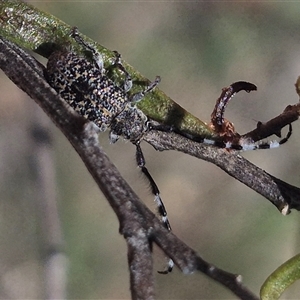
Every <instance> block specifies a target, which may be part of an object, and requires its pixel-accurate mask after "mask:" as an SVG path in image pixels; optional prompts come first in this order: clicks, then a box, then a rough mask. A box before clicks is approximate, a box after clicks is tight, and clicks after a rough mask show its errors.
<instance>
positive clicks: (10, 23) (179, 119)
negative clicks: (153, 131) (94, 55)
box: [0, 0, 216, 138]
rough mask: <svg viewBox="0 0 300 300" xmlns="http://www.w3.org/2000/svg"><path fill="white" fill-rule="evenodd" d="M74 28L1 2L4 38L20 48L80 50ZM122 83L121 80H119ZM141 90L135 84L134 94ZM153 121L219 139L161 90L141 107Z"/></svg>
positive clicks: (139, 77) (107, 57)
mask: <svg viewBox="0 0 300 300" xmlns="http://www.w3.org/2000/svg"><path fill="white" fill-rule="evenodd" d="M71 28H72V27H71V26H70V25H67V24H66V23H64V22H62V21H61V20H59V19H57V18H56V17H54V16H52V15H50V14H48V13H44V12H42V11H40V10H38V9H36V8H35V7H33V6H31V5H28V4H27V3H24V2H21V1H15V0H14V1H12V0H6V1H0V34H1V35H2V36H4V37H5V38H7V39H9V40H10V41H12V42H14V43H16V44H17V45H19V46H21V47H23V48H25V49H28V50H32V51H34V52H36V53H38V54H40V55H42V56H44V57H48V56H49V55H50V54H51V52H52V51H53V50H54V48H53V47H54V45H55V46H57V45H58V46H66V45H70V46H72V48H73V49H74V50H75V51H79V50H78V45H77V44H76V42H75V41H74V40H73V39H71V38H70V32H71ZM83 38H84V40H85V41H87V42H88V43H90V44H91V45H92V46H93V47H96V48H97V49H98V50H99V52H100V53H101V54H102V56H103V59H104V62H105V64H106V65H108V63H109V60H110V59H111V58H112V57H114V54H113V52H112V51H110V50H108V49H106V48H105V47H103V46H101V45H99V44H98V43H96V42H94V41H93V40H91V39H89V38H87V37H85V36H83ZM124 66H125V68H126V70H128V72H129V73H130V75H131V76H132V78H133V80H134V81H137V82H145V81H146V82H147V81H148V80H147V79H146V78H145V77H143V76H142V75H141V74H140V73H139V72H137V71H136V70H134V69H133V68H132V67H131V66H130V65H128V64H126V63H125V62H124ZM117 80H119V79H117ZM139 88H141V87H140V86H139V85H137V84H135V85H134V89H133V92H135V90H137V89H139ZM137 105H138V108H140V109H141V110H142V111H143V112H144V113H145V114H146V115H147V116H148V117H149V118H151V119H153V120H155V121H157V122H159V123H162V124H166V125H172V126H173V127H174V128H176V129H177V130H179V131H182V132H185V133H188V134H191V135H193V136H200V137H206V138H215V137H216V134H215V133H214V131H213V130H212V129H211V128H210V127H208V126H207V124H206V123H204V122H202V121H201V120H199V119H198V118H196V117H195V116H193V115H192V114H190V113H189V112H187V111H186V110H185V109H183V108H182V107H181V106H180V105H178V104H177V103H176V102H174V101H173V100H172V99H171V98H169V97H168V96H167V95H165V94H164V93H163V92H162V91H160V90H159V89H156V90H155V91H154V92H153V93H150V95H147V96H146V97H145V98H144V99H143V100H142V101H140V102H139V103H138V104H137Z"/></svg>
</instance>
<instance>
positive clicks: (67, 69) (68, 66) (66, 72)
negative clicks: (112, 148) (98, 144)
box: [47, 33, 160, 143]
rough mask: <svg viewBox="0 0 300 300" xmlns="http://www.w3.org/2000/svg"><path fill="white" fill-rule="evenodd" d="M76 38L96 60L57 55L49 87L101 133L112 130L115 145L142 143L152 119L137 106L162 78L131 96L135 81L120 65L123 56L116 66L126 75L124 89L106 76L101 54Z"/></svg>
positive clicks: (50, 65)
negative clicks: (120, 137) (127, 140)
mask: <svg viewBox="0 0 300 300" xmlns="http://www.w3.org/2000/svg"><path fill="white" fill-rule="evenodd" d="M75 34H77V33H75ZM75 37H76V39H77V40H79V41H80V42H81V44H83V46H85V47H86V48H88V50H90V51H91V52H92V53H93V60H92V61H89V60H88V59H87V58H86V57H84V56H79V55H78V54H76V53H74V52H72V51H69V50H67V49H64V50H59V51H56V52H53V53H52V54H51V55H50V57H49V59H48V63H47V79H48V82H49V84H50V85H51V86H52V87H53V88H54V89H55V90H56V91H57V92H58V93H59V94H60V95H61V97H62V98H63V99H65V100H66V101H67V103H68V104H69V105H70V106H71V107H73V108H74V110H75V111H77V112H78V113H79V114H80V115H82V116H83V117H85V118H87V119H88V120H90V121H92V122H94V123H95V124H96V125H97V126H98V127H99V129H100V131H105V130H107V129H108V128H109V127H110V132H111V134H110V137H111V142H116V141H117V140H118V138H119V136H122V137H124V138H125V139H129V140H130V141H131V142H133V143H136V142H138V141H139V140H140V139H141V137H142V135H143V134H144V133H145V131H147V130H148V127H149V125H148V118H147V117H146V115H145V114H144V113H143V112H142V111H141V110H139V109H138V108H137V107H136V105H135V104H136V102H138V101H140V100H141V99H142V98H143V97H144V95H145V94H146V93H149V92H151V91H152V90H153V89H154V88H155V87H156V85H157V84H158V83H159V81H160V78H159V77H157V78H156V80H155V81H154V82H152V83H150V85H149V86H148V87H147V88H146V89H145V90H143V91H141V92H140V93H137V94H134V95H129V93H128V91H129V89H130V87H131V86H132V83H131V78H130V76H129V74H128V73H127V72H126V70H124V68H123V66H122V65H121V64H120V62H119V55H116V61H115V65H116V66H117V67H120V68H121V70H122V71H124V73H125V76H126V78H125V82H124V86H123V87H122V86H118V85H117V84H115V83H114V82H113V81H112V80H111V79H110V78H108V77H107V76H106V74H105V69H104V67H103V62H102V57H101V55H100V54H99V53H98V52H96V50H94V49H92V48H91V47H90V46H89V45H87V44H85V43H84V42H83V40H81V39H80V38H79V36H78V35H75Z"/></svg>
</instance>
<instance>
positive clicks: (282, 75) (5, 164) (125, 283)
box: [0, 1, 300, 299]
mask: <svg viewBox="0 0 300 300" xmlns="http://www.w3.org/2000/svg"><path fill="white" fill-rule="evenodd" d="M28 2H32V4H33V5H35V6H37V7H38V8H40V9H41V10H44V11H47V12H49V13H51V14H53V15H55V16H57V17H58V18H60V19H62V20H63V21H64V22H66V23H68V24H70V25H74V26H75V25H76V26H77V27H78V28H79V30H80V31H81V32H82V33H84V34H86V35H88V36H90V37H91V38H93V39H95V40H97V41H98V42H99V43H100V44H102V45H104V46H105V47H107V48H109V49H111V50H118V51H119V52H120V53H121V54H122V56H123V58H124V59H125V60H126V61H127V62H128V63H129V64H131V65H132V66H134V67H135V68H136V69H137V70H139V71H140V72H141V73H142V74H143V75H145V76H146V77H147V78H149V79H153V78H154V77H155V76H156V75H160V76H161V77H162V82H161V84H160V85H159V88H160V89H162V90H163V91H164V92H165V93H166V94H168V95H169V96H171V97H172V98H173V99H174V100H175V101H176V102H178V103H179V104H180V105H182V106H183V107H185V108H186V109H187V110H189V111H191V112H193V114H195V115H196V116H198V117H199V118H201V119H202V120H204V121H209V117H210V113H211V111H212V109H213V106H214V103H215V100H216V98H217V97H218V96H219V95H220V92H221V89H222V87H224V86H228V85H229V84H231V83H232V82H234V81H238V80H245V81H250V82H253V83H255V84H256V85H257V86H258V91H257V92H253V93H251V94H246V93H240V94H238V95H237V96H236V97H235V98H234V99H233V101H232V102H231V104H230V105H229V108H228V110H227V113H226V117H227V118H228V119H229V120H231V121H233V122H234V123H235V126H236V129H237V130H238V131H239V132H240V133H245V132H247V131H249V130H251V129H253V128H254V127H255V126H256V123H257V121H267V120H269V119H271V118H272V117H274V116H276V115H278V114H279V113H281V112H282V111H283V109H284V108H285V107H286V106H287V105H288V104H293V103H295V102H297V101H298V98H297V95H296V93H295V89H294V83H295V81H296V79H297V77H298V76H299V75H300V34H299V28H300V19H299V14H300V5H299V3H271V2H270V3H268V2H262V3H259V2H255V3H252V4H251V3H246V2H233V3H230V2H224V3H222V2H215V3H214V2H211V3H210V2H207V3H203V2H199V3H197V2H188V1H187V2H184V1H183V2H180V3H179V2H171V1H170V2H168V1H164V2H143V1H135V2H131V1H123V2H115V1H108V2H102V1H96V2H84V1H82V2H73V1H69V2H51V1H39V2H35V1H28ZM39 59H41V58H39ZM41 61H43V62H45V60H43V59H41ZM0 90H1V103H0V169H1V173H0V244H1V247H0V297H1V298H2V299H4V298H7V299H21V298H22V299H25V298H27V299H29V298H42V297H43V281H42V275H41V274H42V272H43V270H42V269H43V267H42V263H41V262H42V257H41V252H40V249H41V248H42V246H43V245H42V242H43V238H42V237H41V233H40V224H39V222H40V220H39V216H38V214H39V213H38V210H37V207H36V204H35V203H36V202H35V201H36V199H35V197H36V193H35V189H34V184H35V183H34V180H35V177H36V176H37V174H36V172H38V169H36V168H35V163H36V162H35V153H34V151H32V146H31V143H32V140H31V136H30V128H31V126H32V124H33V122H36V121H37V120H39V122H40V120H41V119H42V122H47V118H48V117H47V116H46V115H45V114H43V112H41V111H40V109H39V108H38V107H37V106H36V104H35V103H34V102H33V101H32V100H31V99H29V98H28V97H27V96H26V95H25V94H24V93H23V92H22V91H20V90H19V89H18V88H17V87H16V86H14V84H12V83H11V82H10V81H9V80H8V79H7V78H6V77H5V76H4V75H3V73H2V72H1V80H0ZM49 130H50V131H51V134H52V135H53V143H54V150H53V156H54V158H53V164H54V165H53V167H54V170H55V173H56V177H55V180H56V183H55V192H56V193H57V199H58V210H59V214H60V220H61V223H62V229H63V235H64V240H65V250H66V254H67V256H68V258H69V264H68V267H69V268H68V282H67V291H68V298H69V299H74V298H77V299H128V298H129V297H130V292H129V278H128V271H127V269H128V266H127V248H126V244H125V241H124V239H123V237H122V236H120V235H119V234H118V222H117V218H116V217H115V215H114V213H113V211H112V209H111V208H110V206H109V205H108V203H107V201H106V200H105V198H104V197H103V195H102V194H101V192H100V191H99V190H98V187H97V186H96V185H95V183H94V182H93V180H92V178H91V176H90V175H89V173H88V172H87V171H86V169H85V167H84V166H83V163H82V162H81V161H80V159H79V157H78V156H77V154H76V153H75V151H74V150H73V149H72V147H71V146H70V145H69V143H68V141H67V140H66V139H65V138H64V136H63V135H62V134H61V133H60V132H59V131H58V130H57V129H56V127H55V126H54V125H52V124H50V125H49ZM299 132H300V126H299V124H298V123H295V124H294V134H293V136H292V138H291V139H290V141H289V142H288V143H287V144H285V145H284V146H282V147H281V148H279V149H276V150H261V151H252V152H249V153H243V156H245V157H246V158H247V159H249V160H250V161H252V162H253V163H255V164H257V165H258V166H259V167H261V168H262V169H265V170H266V171H267V172H269V173H271V174H272V175H274V176H276V177H279V178H280V179H282V180H284V181H287V182H289V183H291V184H294V185H296V186H300V183H299V177H300V171H299V166H300V162H299V154H298V150H299V149H300V143H299ZM99 138H100V142H101V144H102V145H103V147H104V148H105V151H106V152H107V153H108V155H109V157H110V158H111V160H112V161H113V162H114V163H115V164H116V165H117V167H118V168H119V170H120V171H121V173H122V174H123V175H124V177H125V179H126V180H127V181H128V183H129V184H130V185H131V186H132V187H133V188H134V190H135V191H136V192H137V193H138V195H139V196H140V197H141V199H142V200H143V201H144V202H145V203H146V204H147V205H148V206H149V207H150V208H151V209H153V210H154V209H155V205H154V201H153V197H152V195H151V192H150V189H149V187H148V184H147V182H146V180H145V179H144V178H143V176H142V175H141V173H140V171H139V169H138V168H137V167H136V165H135V159H134V153H135V152H134V151H135V148H134V146H133V145H131V144H130V143H125V142H123V141H122V140H120V141H119V142H118V143H117V144H115V145H109V142H108V135H107V133H103V134H101V135H100V136H99ZM142 147H143V149H144V154H145V157H146V160H147V167H148V169H149V171H150V173H151V174H152V175H153V177H154V178H155V180H156V182H157V183H158V185H159V188H160V190H161V192H162V197H163V200H164V203H165V205H166V207H167V210H168V213H169V218H170V221H171V225H172V228H173V230H174V233H175V234H176V235H178V236H179V237H180V238H181V239H183V240H184V241H185V242H186V243H187V244H188V245H190V246H191V247H193V248H194V249H195V250H196V251H197V252H198V253H199V254H200V255H201V256H202V257H203V258H204V259H206V260H207V261H209V262H211V263H213V264H215V265H217V266H218V267H220V268H222V269H225V270H227V271H229V272H232V273H237V274H242V275H243V279H244V284H245V285H246V286H248V287H249V288H250V289H251V290H252V291H254V292H255V293H257V294H258V292H259V288H260V285H261V284H262V283H263V281H264V280H265V278H266V277H267V276H268V275H269V274H270V273H271V272H272V271H273V270H274V269H275V268H276V267H277V266H278V265H279V264H281V263H283V262H284V261H285V260H287V259H288V258H290V257H291V256H293V255H295V254H296V253H298V252H299V251H300V243H299V214H298V212H296V211H293V212H292V214H291V215H289V216H287V217H284V216H282V215H281V214H280V213H279V212H278V211H277V210H276V208H275V207H273V206H272V205H271V204H270V203H269V202H268V201H267V200H266V199H264V198H262V197H261V196H260V195H258V194H256V193H255V192H254V191H252V190H250V189H249V188H247V187H245V186H243V185H242V184H240V183H239V182H237V181H236V180H234V179H232V178H230V177H229V176H228V175H226V174H225V173H224V172H223V171H221V170H220V169H218V168H217V167H215V166H214V165H212V164H209V163H207V162H204V161H200V160H196V159H195V158H192V157H189V156H187V155H184V154H182V153H177V152H164V153H159V152H156V151H155V150H154V149H153V148H152V147H150V146H149V145H147V144H146V143H143V145H142ZM154 260H155V268H156V270H160V269H161V268H162V266H163V264H164V262H165V261H164V256H163V255H162V254H161V253H160V251H158V250H157V248H154ZM156 280H157V281H156V282H157V298H158V299H234V296H233V295H232V294H231V293H229V292H228V291H227V290H225V289H224V288H223V287H222V286H220V285H219V284H217V283H215V282H212V281H211V280H208V279H207V278H206V277H205V276H203V275H202V274H194V275H189V276H187V275H183V274H181V273H180V272H179V271H178V270H177V269H176V268H175V270H174V272H173V273H172V274H170V275H168V276H162V275H159V274H157V275H156ZM299 291H300V285H299V284H295V285H294V286H292V287H291V289H290V290H289V291H287V292H286V294H285V298H284V299H296V298H298V297H299Z"/></svg>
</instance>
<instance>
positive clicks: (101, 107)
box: [45, 28, 291, 273]
mask: <svg viewBox="0 0 300 300" xmlns="http://www.w3.org/2000/svg"><path fill="white" fill-rule="evenodd" d="M71 35H72V37H73V38H74V39H75V40H76V42H77V43H78V44H79V45H81V46H82V47H83V48H84V50H85V51H88V52H91V54H92V60H88V59H87V58H86V57H84V56H79V55H78V54H76V53H75V52H73V51H72V50H68V49H60V50H57V51H54V52H53V53H52V54H51V55H50V56H49V58H48V63H47V70H46V74H45V75H46V78H47V80H48V82H49V84H50V85H51V86H52V87H53V88H54V89H55V90H56V91H57V93H59V94H60V96H61V97H62V98H63V99H64V100H65V101H66V102H67V103H68V104H69V105H70V106H71V107H73V109H74V110H75V111H76V112H78V113H79V114H80V115H82V116H83V117H85V118H87V119H88V120H90V121H92V122H94V123H95V124H96V125H97V126H98V127H99V129H100V131H106V130H107V129H108V128H110V134H109V138H110V141H111V143H115V142H116V141H117V140H118V139H119V137H120V136H121V137H123V138H125V139H128V140H129V141H130V142H132V143H133V144H134V145H135V146H136V162H137V165H138V166H139V167H140V169H141V171H142V172H143V173H144V174H145V176H146V177H147V179H148V180H149V182H150V186H151V189H152V193H153V194H154V199H155V202H156V204H157V207H158V212H159V214H160V216H161V218H162V222H163V223H164V225H165V227H166V228H167V229H168V230H171V226H170V223H169V221H168V217H167V212H166V209H165V207H164V204H163V202H162V199H161V197H160V192H159V189H158V187H157V185H156V183H155V181H154V179H153V178H152V176H151V175H150V173H149V171H148V169H147V168H146V166H145V158H144V155H143V152H142V149H141V146H140V142H141V139H142V137H143V134H144V133H145V132H147V131H148V130H150V129H151V128H156V129H159V130H174V131H176V132H178V131H177V130H175V129H174V128H172V126H165V125H164V124H161V125H158V126H157V125H156V124H155V123H153V122H151V121H152V120H151V119H149V118H148V117H147V116H146V115H145V114H144V113H143V112H142V111H141V110H140V109H138V108H137V106H136V104H137V103H138V102H139V101H140V100H142V99H143V98H144V96H145V95H146V94H147V93H151V92H152V91H153V89H155V87H156V86H157V85H158V83H159V82H160V77H159V76H157V77H156V78H155V80H154V81H153V82H151V83H150V84H149V85H148V86H147V87H146V88H145V89H144V90H142V91H141V92H139V93H135V94H133V95H130V94H129V91H130V89H131V87H132V79H131V76H130V74H129V73H128V72H127V71H126V69H125V68H124V66H123V65H122V64H121V61H120V55H119V54H118V53H117V52H115V61H114V67H116V68H118V69H120V70H121V71H122V72H123V73H124V76H125V80H124V84H123V86H118V85H117V84H116V83H115V82H113V80H111V79H110V78H109V77H108V76H107V74H106V70H105V69H104V65H103V59H102V56H101V54H100V53H99V52H98V51H97V50H96V49H94V48H93V47H92V46H90V45H89V44H87V43H86V42H85V41H84V40H83V39H82V38H81V37H80V36H79V33H78V31H77V28H74V29H73V30H72V34H71ZM254 87H255V86H254V85H253V84H250V83H247V82H238V83H235V84H232V85H231V86H230V88H228V91H227V92H226V93H224V97H223V98H220V102H219V104H218V105H219V109H217V113H216V115H217V117H218V121H217V122H218V123H220V124H219V125H222V122H223V121H224V120H223V113H224V109H225V106H226V104H227V102H228V101H229V100H230V99H231V98H232V97H233V96H234V94H235V93H237V92H239V91H240V90H246V91H250V90H253V89H256V87H255V88H254ZM178 133H179V134H182V135H184V136H186V137H188V138H190V139H193V140H195V141H198V142H203V143H206V144H210V145H215V146H218V147H224V148H232V149H238V150H255V149H266V148H274V147H276V146H279V144H282V143H284V142H286V141H287V139H288V138H289V137H290V135H291V126H290V131H289V133H288V135H287V137H286V138H284V139H283V140H281V141H279V142H270V143H261V144H256V143H254V142H252V141H251V140H247V139H238V140H237V141H235V142H232V141H231V140H226V136H224V137H223V139H221V138H220V139H216V138H215V139H213V138H212V139H209V138H208V137H207V136H206V137H201V136H191V135H189V134H186V133H184V132H178ZM173 266H174V264H173V261H172V260H171V259H170V260H169V262H168V267H167V269H166V270H165V271H162V272H160V273H168V272H171V271H172V269H173Z"/></svg>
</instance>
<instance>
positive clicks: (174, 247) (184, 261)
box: [0, 39, 299, 299]
mask: <svg viewBox="0 0 300 300" xmlns="http://www.w3.org/2000/svg"><path fill="white" fill-rule="evenodd" d="M0 67H1V68H2V69H3V71H4V72H5V73H6V74H7V76H8V77H9V78H11V79H12V81H13V82H15V83H16V84H17V85H18V86H19V87H20V88H21V89H22V90H24V91H25V92H26V93H27V94H28V95H29V96H30V97H32V98H33V99H34V100H35V101H36V102H37V103H38V104H39V105H40V106H41V107H42V109H43V110H44V111H45V112H46V113H47V114H48V115H49V117H50V118H51V119H52V121H53V122H54V123H55V124H56V125H57V126H58V127H59V128H60V130H61V131H62V132H63V133H64V134H65V136H66V137H67V138H68V140H69V141H70V142H71V144H72V145H73V146H74V148H75V150H76V151H77V152H78V154H79V155H80V156H81V158H82V160H83V161H84V163H85V165H86V167H87V169H88V170H89V172H90V173H91V174H92V176H93V178H94V179H95V181H96V183H97V184H98V186H99V188H100V189H101V191H102V192H103V193H104V195H105V196H106V198H107V200H108V201H109V203H110V205H111V207H112V208H113V210H114V211H115V213H116V215H117V217H118V219H119V222H120V232H121V234H123V236H124V237H125V239H126V240H127V244H128V261H129V270H130V279H131V292H132V298H133V299H154V295H155V294H154V276H153V265H152V257H151V242H152V241H153V242H155V243H156V244H157V245H158V246H159V247H160V248H161V249H162V250H163V251H164V252H165V253H166V254H167V255H168V256H170V257H171V258H172V259H173V260H174V262H175V264H176V265H177V266H178V267H179V268H180V269H181V270H182V271H183V272H184V273H192V272H195V271H201V272H202V273H204V274H206V275H207V276H209V277H210V278H212V279H214V280H215V281H218V282H219V283H221V284H223V285H224V286H225V287H226V288H228V289H229V290H231V291H232V293H234V294H235V295H237V296H238V297H240V298H241V299H258V297H256V296H255V295H254V294H253V293H252V292H250V291H249V290H248V289H247V288H245V287H244V286H243V285H242V284H241V281H240V277H239V276H236V275H234V274H231V273H228V272H226V271H223V270H221V269H219V268H217V267H215V266H213V265H211V264H210V263H208V262H206V261H204V260H203V259H202V258H201V257H200V256H199V255H197V254H196V252H195V251H194V250H193V249H191V248H189V247H188V246H187V245H185V244H184V243H183V242H182V241H180V240H179V239H178V238H177V237H176V236H175V235H174V234H173V233H170V232H168V231H167V230H166V229H165V228H164V227H163V225H162V224H161V222H160V221H159V220H158V219H157V218H156V217H155V215H154V214H153V213H152V212H151V211H149V210H148V208H147V207H146V206H145V205H144V204H143V203H142V202H141V201H140V200H139V199H138V197H137V196H136V194H135V193H134V192H133V191H132V189H131V188H130V187H129V186H128V184H127V183H126V181H125V180H124V179H123V178H122V177H121V175H120V174H119V172H118V170H117V169H116V167H115V166H114V165H113V164H112V163H111V162H110V161H109V159H108V157H107V156H106V154H105V153H104V152H103V150H102V148H101V147H100V146H99V143H98V136H97V130H96V128H95V126H93V124H92V123H90V122H88V121H86V120H85V119H83V118H82V117H80V116H78V115H77V114H76V113H75V112H74V111H73V110H72V109H71V108H70V107H69V106H68V105H67V104H66V103H65V102H64V101H63V100H62V99H61V98H60V97H59V96H58V95H57V94H56V92H55V91H54V90H53V89H52V88H51V87H50V86H49V85H48V83H47V82H46V81H45V79H44V76H43V67H42V66H41V65H40V64H38V63H37V62H36V61H35V60H34V59H33V58H32V57H31V56H30V55H28V54H27V53H26V52H24V51H23V50H21V49H20V48H18V47H16V46H15V45H13V44H12V43H10V42H8V41H6V40H4V39H0ZM145 140H146V141H147V142H149V143H150V144H152V145H153V146H155V148H156V149H158V150H167V149H176V150H179V151H182V152H185V153H188V154H190V155H194V156H197V157H199V158H201V159H205V160H208V161H210V162H213V163H214V164H216V165H218V166H219V167H221V168H222V169H223V170H224V171H226V172H227V173H229V174H230V175H231V176H233V177H235V178H237V179H238V180H240V181H242V182H244V183H245V184H247V185H248V186H249V187H251V188H253V189H254V190H257V191H260V193H261V194H262V195H264V196H265V197H267V193H266V194H263V191H261V189H262V186H263V187H264V189H265V185H266V184H269V187H270V189H269V192H270V193H271V196H268V197H267V198H268V199H269V200H271V199H272V200H271V201H272V202H273V203H274V204H275V205H276V206H277V207H278V208H279V209H283V208H285V207H286V204H289V205H290V206H291V207H292V208H298V207H299V205H298V204H299V201H298V199H297V197H298V198H299V191H298V190H299V189H298V188H296V187H294V192H295V195H294V198H293V199H294V202H288V199H287V196H284V195H283V194H281V193H280V189H278V188H277V190H276V187H278V185H277V184H278V182H277V184H276V181H274V180H273V177H272V176H270V175H268V174H267V173H263V171H262V170H260V169H259V168H257V167H255V166H253V165H252V166H251V164H250V163H249V162H247V161H246V160H245V159H244V158H242V157H241V156H239V155H237V153H235V152H228V151H226V150H224V149H218V148H213V147H209V146H208V147H207V146H204V145H201V144H199V143H195V142H192V141H189V140H187V139H185V138H183V137H181V136H178V135H176V134H172V133H162V132H156V131H150V132H149V133H148V134H147V135H146V136H145ZM242 164H243V165H244V166H245V167H247V168H248V170H247V173H248V175H247V178H248V179H247V180H246V179H243V180H241V179H240V177H242V174H243V173H244V172H245V169H244V168H242V169H241V167H240V166H241V165H242ZM257 172H261V174H262V175H263V177H262V178H264V180H265V181H263V184H262V183H259V180H256V179H255V178H256V177H257V176H260V175H257ZM246 182H247V183H246ZM280 184H281V185H283V186H285V187H286V185H285V183H284V182H281V183H280ZM286 193H287V194H288V191H286ZM288 195H289V194H288ZM291 204H293V205H291Z"/></svg>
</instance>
